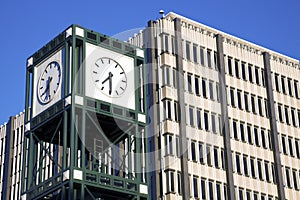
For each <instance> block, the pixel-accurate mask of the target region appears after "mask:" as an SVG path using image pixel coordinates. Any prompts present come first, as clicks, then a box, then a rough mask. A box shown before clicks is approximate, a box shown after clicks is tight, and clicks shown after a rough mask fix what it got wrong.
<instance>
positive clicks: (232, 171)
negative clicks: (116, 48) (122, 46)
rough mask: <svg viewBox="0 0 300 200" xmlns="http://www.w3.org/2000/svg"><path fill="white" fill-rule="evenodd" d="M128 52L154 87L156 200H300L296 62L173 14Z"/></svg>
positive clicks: (159, 21)
mask: <svg viewBox="0 0 300 200" xmlns="http://www.w3.org/2000/svg"><path fill="white" fill-rule="evenodd" d="M129 42H130V43H131V44H134V45H138V46H140V47H143V48H146V52H147V54H146V55H147V57H146V63H149V66H151V67H148V68H147V69H148V71H147V74H148V81H150V82H151V83H154V86H153V90H152V91H151V92H152V95H150V96H149V98H148V100H149V101H148V102H149V106H150V107H151V110H152V112H149V114H150V115H151V116H150V118H151V120H152V121H151V122H152V124H151V125H150V126H149V127H150V129H151V131H153V132H154V133H155V145H154V148H155V150H156V152H157V153H156V155H155V156H156V157H155V159H154V160H155V162H156V163H153V162H154V161H152V162H151V161H150V163H153V165H155V167H156V169H157V171H155V173H152V176H153V177H156V179H154V180H156V183H154V184H153V183H150V184H151V186H152V187H151V189H154V187H155V186H156V187H155V190H152V192H153V193H152V194H153V196H154V197H153V199H178V200H179V199H210V200H213V199H222V200H223V199H228V200H233V199H246V200H250V199H251V200H258V199H260V200H272V199H290V200H292V199H300V192H299V189H300V159H299V158H300V152H299V145H300V144H299V141H300V135H299V133H300V132H299V131H300V129H299V127H300V99H299V97H300V96H299V95H300V94H299V92H300V91H299V77H300V71H299V61H298V60H295V59H292V58H290V57H288V56H285V55H282V54H279V53H277V52H274V51H271V50H269V49H267V48H264V47H261V46H258V45H256V44H253V43H250V42H247V41H245V40H242V39H240V38H237V37H234V36H231V35H229V34H226V33H224V32H222V31H219V30H216V29H213V28H211V27H208V26H205V25H203V24H200V23H198V22H195V21H193V20H190V19H187V18H185V17H183V16H180V15H178V14H175V13H169V14H167V15H166V16H163V17H162V18H160V19H157V20H154V21H149V22H148V25H147V27H146V28H145V30H143V31H142V32H141V33H139V34H137V35H135V36H134V37H133V38H130V39H129ZM151 131H150V132H151ZM157 161H158V162H157Z"/></svg>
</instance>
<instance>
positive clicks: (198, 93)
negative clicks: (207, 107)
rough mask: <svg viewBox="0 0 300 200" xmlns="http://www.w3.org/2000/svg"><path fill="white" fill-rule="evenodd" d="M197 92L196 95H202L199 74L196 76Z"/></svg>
mask: <svg viewBox="0 0 300 200" xmlns="http://www.w3.org/2000/svg"><path fill="white" fill-rule="evenodd" d="M195 93H196V95H200V88H199V77H198V76H195Z"/></svg>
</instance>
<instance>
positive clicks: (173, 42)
mask: <svg viewBox="0 0 300 200" xmlns="http://www.w3.org/2000/svg"><path fill="white" fill-rule="evenodd" d="M171 43H172V44H171V46H172V54H175V37H173V36H172V37H171Z"/></svg>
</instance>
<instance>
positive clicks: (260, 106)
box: [257, 97, 263, 116]
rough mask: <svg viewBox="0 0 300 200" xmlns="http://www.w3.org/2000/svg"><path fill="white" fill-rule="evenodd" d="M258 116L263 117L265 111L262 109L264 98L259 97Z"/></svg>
mask: <svg viewBox="0 0 300 200" xmlns="http://www.w3.org/2000/svg"><path fill="white" fill-rule="evenodd" d="M257 100H258V114H259V115H260V116H263V109H262V98H260V97H258V99H257Z"/></svg>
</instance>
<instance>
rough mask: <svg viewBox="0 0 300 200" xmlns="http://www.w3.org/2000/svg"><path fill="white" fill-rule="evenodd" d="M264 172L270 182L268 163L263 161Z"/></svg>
mask: <svg viewBox="0 0 300 200" xmlns="http://www.w3.org/2000/svg"><path fill="white" fill-rule="evenodd" d="M265 174H266V180H267V181H268V182H271V179H270V175H269V163H268V162H265Z"/></svg>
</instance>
